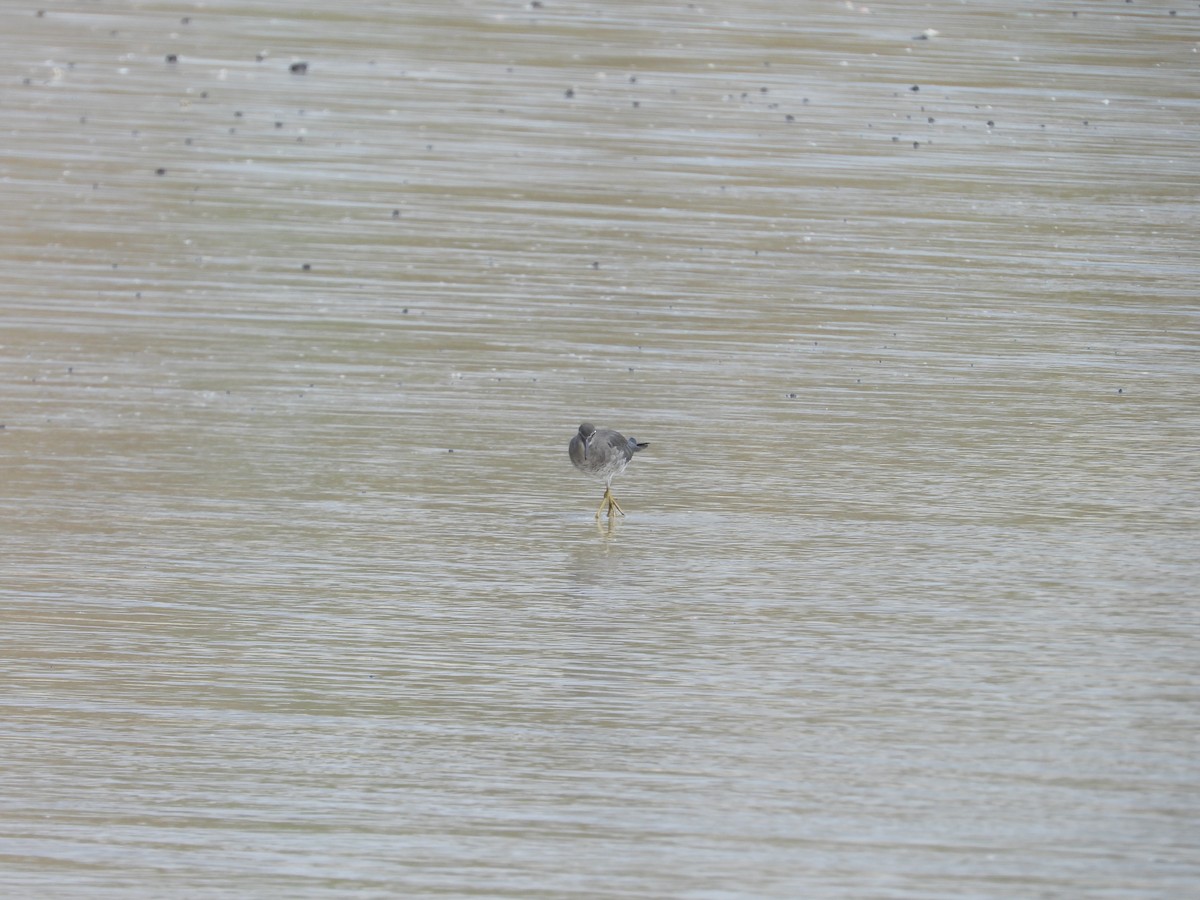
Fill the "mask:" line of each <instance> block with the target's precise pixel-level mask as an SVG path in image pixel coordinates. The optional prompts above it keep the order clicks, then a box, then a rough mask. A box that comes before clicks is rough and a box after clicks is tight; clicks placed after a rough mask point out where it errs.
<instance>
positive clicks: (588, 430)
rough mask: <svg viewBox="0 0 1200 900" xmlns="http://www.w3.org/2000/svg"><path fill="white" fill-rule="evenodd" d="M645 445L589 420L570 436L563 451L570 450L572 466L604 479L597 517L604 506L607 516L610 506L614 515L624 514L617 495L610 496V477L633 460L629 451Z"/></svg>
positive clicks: (609, 514)
mask: <svg viewBox="0 0 1200 900" xmlns="http://www.w3.org/2000/svg"><path fill="white" fill-rule="evenodd" d="M649 446H650V444H649V443H646V442H644V443H641V444H639V443H638V442H637V441H635V440H634V439H633V438H627V437H625V436H624V435H623V434H621V433H620V432H619V431H613V430H612V429H611V428H596V427H595V426H594V425H592V424H591V423H590V422H584V423H583V424H582V425H580V426H579V432H578V433H577V434H576V435H575V437H573V438H571V444H570V446H569V447H568V448H567V452H568V453H570V455H571V462H573V463H574V464H575V468H577V469H578V470H579V471H580V472H582V473H583V474H584V475H593V476H595V477H596V478H603V479H604V496H603V497H601V498H600V506H599V507H597V509H596V518H597V519H599V518H600V513H602V512H604V510H605V507H607V508H608V517H609V518H610V519H611V518H612V514H613V510H614V509H615V510H616V511H617V515H619V516H623V515H625V511H624V510H622V509H621V507H620V505H619V504H618V503H617V498H616V497H614V496H613V495H612V480H613V478H615V477H616V476H618V475H620V474H621V473H622V472H624V471H625V467H626V466H627V465H629V461H630V460H631V459H633V454H635V453H637V452H638V451H639V450H645V449H646V448H647V447H649Z"/></svg>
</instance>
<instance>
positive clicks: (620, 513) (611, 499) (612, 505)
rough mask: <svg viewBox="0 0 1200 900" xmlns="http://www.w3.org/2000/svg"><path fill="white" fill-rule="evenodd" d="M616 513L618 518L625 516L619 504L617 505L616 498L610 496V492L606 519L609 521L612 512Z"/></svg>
mask: <svg viewBox="0 0 1200 900" xmlns="http://www.w3.org/2000/svg"><path fill="white" fill-rule="evenodd" d="M614 509H615V510H616V511H617V515H618V516H623V515H625V510H623V509H621V504H619V503H617V498H616V497H614V496H613V495H612V491H609V492H608V517H609V518H610V519H611V518H612V514H613V510H614Z"/></svg>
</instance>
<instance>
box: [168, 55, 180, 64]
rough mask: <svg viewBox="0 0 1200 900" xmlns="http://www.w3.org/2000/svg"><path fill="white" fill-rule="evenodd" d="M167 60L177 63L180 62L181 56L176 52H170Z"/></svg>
mask: <svg viewBox="0 0 1200 900" xmlns="http://www.w3.org/2000/svg"><path fill="white" fill-rule="evenodd" d="M167 62H169V63H177V62H179V56H178V55H177V54H175V53H168V54H167Z"/></svg>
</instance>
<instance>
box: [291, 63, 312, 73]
mask: <svg viewBox="0 0 1200 900" xmlns="http://www.w3.org/2000/svg"><path fill="white" fill-rule="evenodd" d="M288 71H289V72H291V73H292V74H293V75H304V74H307V72H308V63H306V62H294V63H292V64H291V65H290V66H289V67H288Z"/></svg>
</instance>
